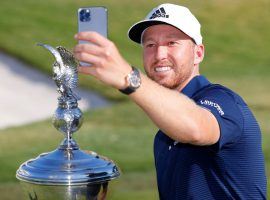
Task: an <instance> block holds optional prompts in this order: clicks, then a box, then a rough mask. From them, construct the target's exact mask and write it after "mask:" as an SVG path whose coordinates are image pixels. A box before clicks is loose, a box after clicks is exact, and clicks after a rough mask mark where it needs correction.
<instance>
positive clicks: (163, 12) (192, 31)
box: [128, 3, 202, 45]
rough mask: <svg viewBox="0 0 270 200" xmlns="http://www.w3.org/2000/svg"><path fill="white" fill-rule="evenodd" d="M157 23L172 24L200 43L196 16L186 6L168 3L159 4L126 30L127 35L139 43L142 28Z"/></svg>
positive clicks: (200, 37) (199, 26) (200, 38)
mask: <svg viewBox="0 0 270 200" xmlns="http://www.w3.org/2000/svg"><path fill="white" fill-rule="evenodd" d="M158 24H168V25H171V26H174V27H176V28H178V29H179V30H181V31H182V32H184V33H185V34H186V35H188V36H189V37H191V38H192V39H193V40H194V42H195V43H196V44H197V45H199V44H202V36H201V30H200V29H201V25H200V23H199V21H198V20H197V19H196V17H195V16H194V15H193V14H192V13H191V12H190V10H189V9H188V8H186V7H183V6H179V5H175V4H169V3H166V4H161V5H159V6H158V7H156V8H154V9H153V10H152V11H151V12H150V13H149V14H148V15H147V16H146V18H145V19H144V20H142V21H139V22H137V23H136V24H134V25H133V26H132V27H131V28H130V29H129V31H128V37H129V38H130V39H131V40H133V41H134V42H137V43H139V44H140V43H141V41H142V40H141V39H142V34H143V32H144V30H146V29H147V28H148V27H149V26H153V25H158Z"/></svg>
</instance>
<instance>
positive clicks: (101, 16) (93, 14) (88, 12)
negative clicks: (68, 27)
mask: <svg viewBox="0 0 270 200" xmlns="http://www.w3.org/2000/svg"><path fill="white" fill-rule="evenodd" d="M85 31H95V32H97V33H99V34H101V35H103V36H104V37H107V36H108V11H107V8H106V7H96V6H95V7H85V8H79V9H78V32H85ZM86 42H87V41H82V40H81V41H79V44H82V43H86ZM80 64H81V65H82V66H90V65H89V64H86V63H82V62H81V63H80Z"/></svg>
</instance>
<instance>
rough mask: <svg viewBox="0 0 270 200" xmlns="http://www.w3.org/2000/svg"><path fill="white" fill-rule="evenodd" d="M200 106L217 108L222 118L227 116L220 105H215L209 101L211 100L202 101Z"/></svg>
mask: <svg viewBox="0 0 270 200" xmlns="http://www.w3.org/2000/svg"><path fill="white" fill-rule="evenodd" d="M200 104H201V105H206V106H211V107H214V108H216V109H217V111H218V113H219V114H220V115H221V116H222V115H224V114H225V113H224V111H223V110H222V108H221V107H220V105H218V104H217V103H214V102H212V101H209V100H200Z"/></svg>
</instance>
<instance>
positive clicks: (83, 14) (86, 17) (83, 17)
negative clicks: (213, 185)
mask: <svg viewBox="0 0 270 200" xmlns="http://www.w3.org/2000/svg"><path fill="white" fill-rule="evenodd" d="M79 14H80V21H81V22H88V21H90V20H91V12H90V10H89V9H82V10H81V11H80V13H79Z"/></svg>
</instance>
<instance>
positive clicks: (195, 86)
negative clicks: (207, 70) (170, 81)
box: [181, 76, 211, 98]
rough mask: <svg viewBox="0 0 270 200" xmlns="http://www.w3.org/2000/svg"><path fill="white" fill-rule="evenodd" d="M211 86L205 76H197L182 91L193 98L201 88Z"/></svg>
mask: <svg viewBox="0 0 270 200" xmlns="http://www.w3.org/2000/svg"><path fill="white" fill-rule="evenodd" d="M209 84H211V83H210V82H209V81H208V80H207V79H206V78H205V77H204V76H195V77H193V78H192V79H191V81H189V83H188V84H187V85H186V86H185V87H184V88H183V89H182V91H181V93H183V94H185V95H186V96H188V97H189V98H191V97H192V96H193V95H194V94H195V93H196V92H197V91H199V90H200V89H201V88H203V87H205V86H207V85H209Z"/></svg>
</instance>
